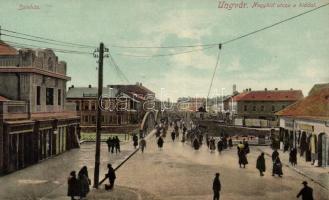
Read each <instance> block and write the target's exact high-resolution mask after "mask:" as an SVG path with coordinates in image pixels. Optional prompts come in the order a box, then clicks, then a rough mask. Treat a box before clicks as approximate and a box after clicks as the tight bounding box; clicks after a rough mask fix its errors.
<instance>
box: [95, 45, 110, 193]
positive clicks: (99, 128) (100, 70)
mask: <svg viewBox="0 0 329 200" xmlns="http://www.w3.org/2000/svg"><path fill="white" fill-rule="evenodd" d="M97 52H98V53H99V55H97V54H96V53H97ZM104 52H108V49H107V48H104V44H103V43H100V45H99V49H97V50H95V51H94V57H96V58H97V57H98V58H99V59H98V94H97V100H98V101H97V102H98V103H97V119H96V153H95V171H94V188H98V185H99V165H100V147H101V145H100V143H101V131H102V110H101V106H100V103H101V101H102V96H103V59H104ZM105 57H106V56H105Z"/></svg>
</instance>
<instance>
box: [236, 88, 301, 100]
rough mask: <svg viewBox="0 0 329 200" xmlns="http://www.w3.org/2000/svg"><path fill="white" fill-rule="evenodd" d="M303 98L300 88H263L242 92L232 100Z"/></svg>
mask: <svg viewBox="0 0 329 200" xmlns="http://www.w3.org/2000/svg"><path fill="white" fill-rule="evenodd" d="M302 98H303V93H302V91H301V90H263V91H249V92H243V93H241V94H238V95H236V96H234V97H233V100H234V101H297V100H300V99H302Z"/></svg>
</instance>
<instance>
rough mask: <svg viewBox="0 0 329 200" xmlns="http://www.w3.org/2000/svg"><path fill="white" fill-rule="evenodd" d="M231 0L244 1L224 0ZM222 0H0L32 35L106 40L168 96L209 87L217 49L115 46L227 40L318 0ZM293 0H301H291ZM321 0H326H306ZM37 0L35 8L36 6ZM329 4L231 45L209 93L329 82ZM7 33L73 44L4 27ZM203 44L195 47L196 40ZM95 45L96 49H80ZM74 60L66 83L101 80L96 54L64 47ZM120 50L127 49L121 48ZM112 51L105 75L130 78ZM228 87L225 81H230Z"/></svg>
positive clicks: (7, 16) (108, 80) (112, 80)
mask: <svg viewBox="0 0 329 200" xmlns="http://www.w3.org/2000/svg"><path fill="white" fill-rule="evenodd" d="M226 2H228V3H234V2H240V1H234V0H226ZM244 2H246V3H248V5H249V7H248V8H237V9H232V10H227V9H223V8H218V1H216V0H202V1H201V0H179V1H178V0H139V1H135V0H125V1H119V0H93V1H92V0H80V1H79V0H56V1H55V0H42V1H38V0H34V1H28V0H25V1H23V0H20V1H18V0H12V1H6V0H0V26H1V27H2V28H3V29H8V30H13V31H17V32H22V33H26V34H31V35H37V36H41V37H46V38H51V39H56V40H61V41H67V42H72V43H79V44H86V45H91V46H95V47H96V46H98V45H99V43H100V42H104V44H105V46H106V47H108V48H109V51H110V52H111V55H112V56H113V58H114V59H115V61H116V63H117V64H118V66H119V67H120V69H121V70H122V71H123V73H124V74H125V75H126V77H127V78H128V79H129V83H130V84H135V83H136V82H142V84H143V85H144V86H146V87H147V88H149V89H151V90H152V91H154V92H155V93H156V94H157V97H158V98H160V99H168V98H170V99H171V100H176V99H177V98H178V97H182V96H191V97H195V96H198V97H199V96H207V92H208V89H209V85H210V81H211V77H212V74H213V71H214V67H215V65H216V59H217V55H218V52H219V49H218V48H217V47H216V46H215V47H214V48H210V49H205V50H202V51H195V52H193V53H192V52H191V53H186V54H179V55H175V56H161V57H142V58H141V57H132V56H124V55H122V54H130V55H131V54H133V55H150V56H152V55H157V54H168V53H169V54H170V53H177V52H183V51H190V50H193V48H192V49H191V48H185V49H184V48H175V49H149V48H148V49H127V48H117V47H114V46H118V45H119V46H175V45H198V44H217V43H218V44H219V43H221V42H223V41H227V40H230V39H232V38H235V37H237V36H240V35H243V34H246V33H249V32H252V31H254V30H257V29H259V28H262V27H264V26H268V25H271V24H273V23H276V22H278V21H280V20H283V19H286V18H288V17H291V16H294V15H297V14H299V13H302V12H305V11H307V10H309V9H311V8H305V7H299V6H296V7H295V8H263V9H261V8H251V4H252V3H253V2H254V1H251V0H245V1H244ZM259 2H270V3H277V2H282V1H280V0H267V1H259ZM286 2H289V3H291V4H293V3H297V4H298V2H299V1H298V0H290V1H286ZM305 2H309V3H314V4H315V5H316V6H320V5H322V4H325V3H327V2H328V1H325V0H308V1H305ZM31 6H32V7H34V9H32V8H31ZM328 21H329V6H326V7H323V8H321V9H319V10H316V11H314V12H311V13H308V14H306V15H303V16H301V17H298V18H296V19H293V20H291V21H288V22H286V23H283V24H280V25H278V26H275V27H273V28H271V29H268V30H265V31H262V32H259V33H257V34H254V35H251V36H249V37H245V38H243V39H240V40H237V41H234V42H232V43H229V44H227V45H223V47H222V49H221V50H220V59H219V65H218V68H217V71H216V74H215V77H214V83H213V87H212V90H211V93H210V97H211V96H215V95H221V94H225V95H227V94H231V93H232V85H233V84H236V85H237V89H238V91H240V92H241V91H242V90H243V89H245V88H251V89H252V90H263V89H264V88H268V89H274V88H279V89H290V88H293V89H301V90H302V91H303V93H304V95H307V93H308V91H309V90H310V89H311V87H312V86H313V85H314V84H316V83H327V82H329V50H328V47H329V37H328V35H329V26H328ZM1 39H2V40H9V41H14V42H21V43H26V44H34V45H40V46H44V47H50V48H61V49H73V48H72V47H61V46H55V45H49V44H42V43H36V42H32V41H24V40H20V39H15V38H10V37H6V36H2V37H1ZM198 48H200V47H197V48H194V50H195V49H198ZM75 50H79V51H88V52H93V49H75ZM56 54H57V55H58V57H59V59H60V60H64V61H66V62H67V66H68V72H67V73H68V75H69V76H71V78H72V80H71V81H70V82H68V84H67V85H68V86H70V85H74V86H76V87H78V86H82V87H86V86H88V85H89V84H91V85H93V86H97V63H96V61H97V60H96V58H94V57H93V56H92V55H77V54H65V53H59V52H58V53H56ZM120 54H121V55H120ZM126 83H127V82H125V81H124V80H122V79H121V78H119V76H118V74H117V72H116V70H115V68H114V67H113V65H111V63H110V60H109V59H108V58H105V60H104V85H106V84H126ZM222 88H224V89H222Z"/></svg>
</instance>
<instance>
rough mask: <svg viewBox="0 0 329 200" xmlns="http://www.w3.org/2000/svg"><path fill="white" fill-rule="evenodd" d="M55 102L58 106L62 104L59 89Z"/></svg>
mask: <svg viewBox="0 0 329 200" xmlns="http://www.w3.org/2000/svg"><path fill="white" fill-rule="evenodd" d="M57 102H58V105H61V104H62V91H61V90H60V89H58V95H57Z"/></svg>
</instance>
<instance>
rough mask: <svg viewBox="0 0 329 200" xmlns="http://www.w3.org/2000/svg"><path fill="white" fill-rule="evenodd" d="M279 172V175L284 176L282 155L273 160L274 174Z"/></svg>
mask: <svg viewBox="0 0 329 200" xmlns="http://www.w3.org/2000/svg"><path fill="white" fill-rule="evenodd" d="M275 174H277V175H278V176H279V177H282V175H283V172H282V163H281V160H280V157H279V156H278V157H276V159H275V160H274V162H273V171H272V176H274V175H275Z"/></svg>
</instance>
